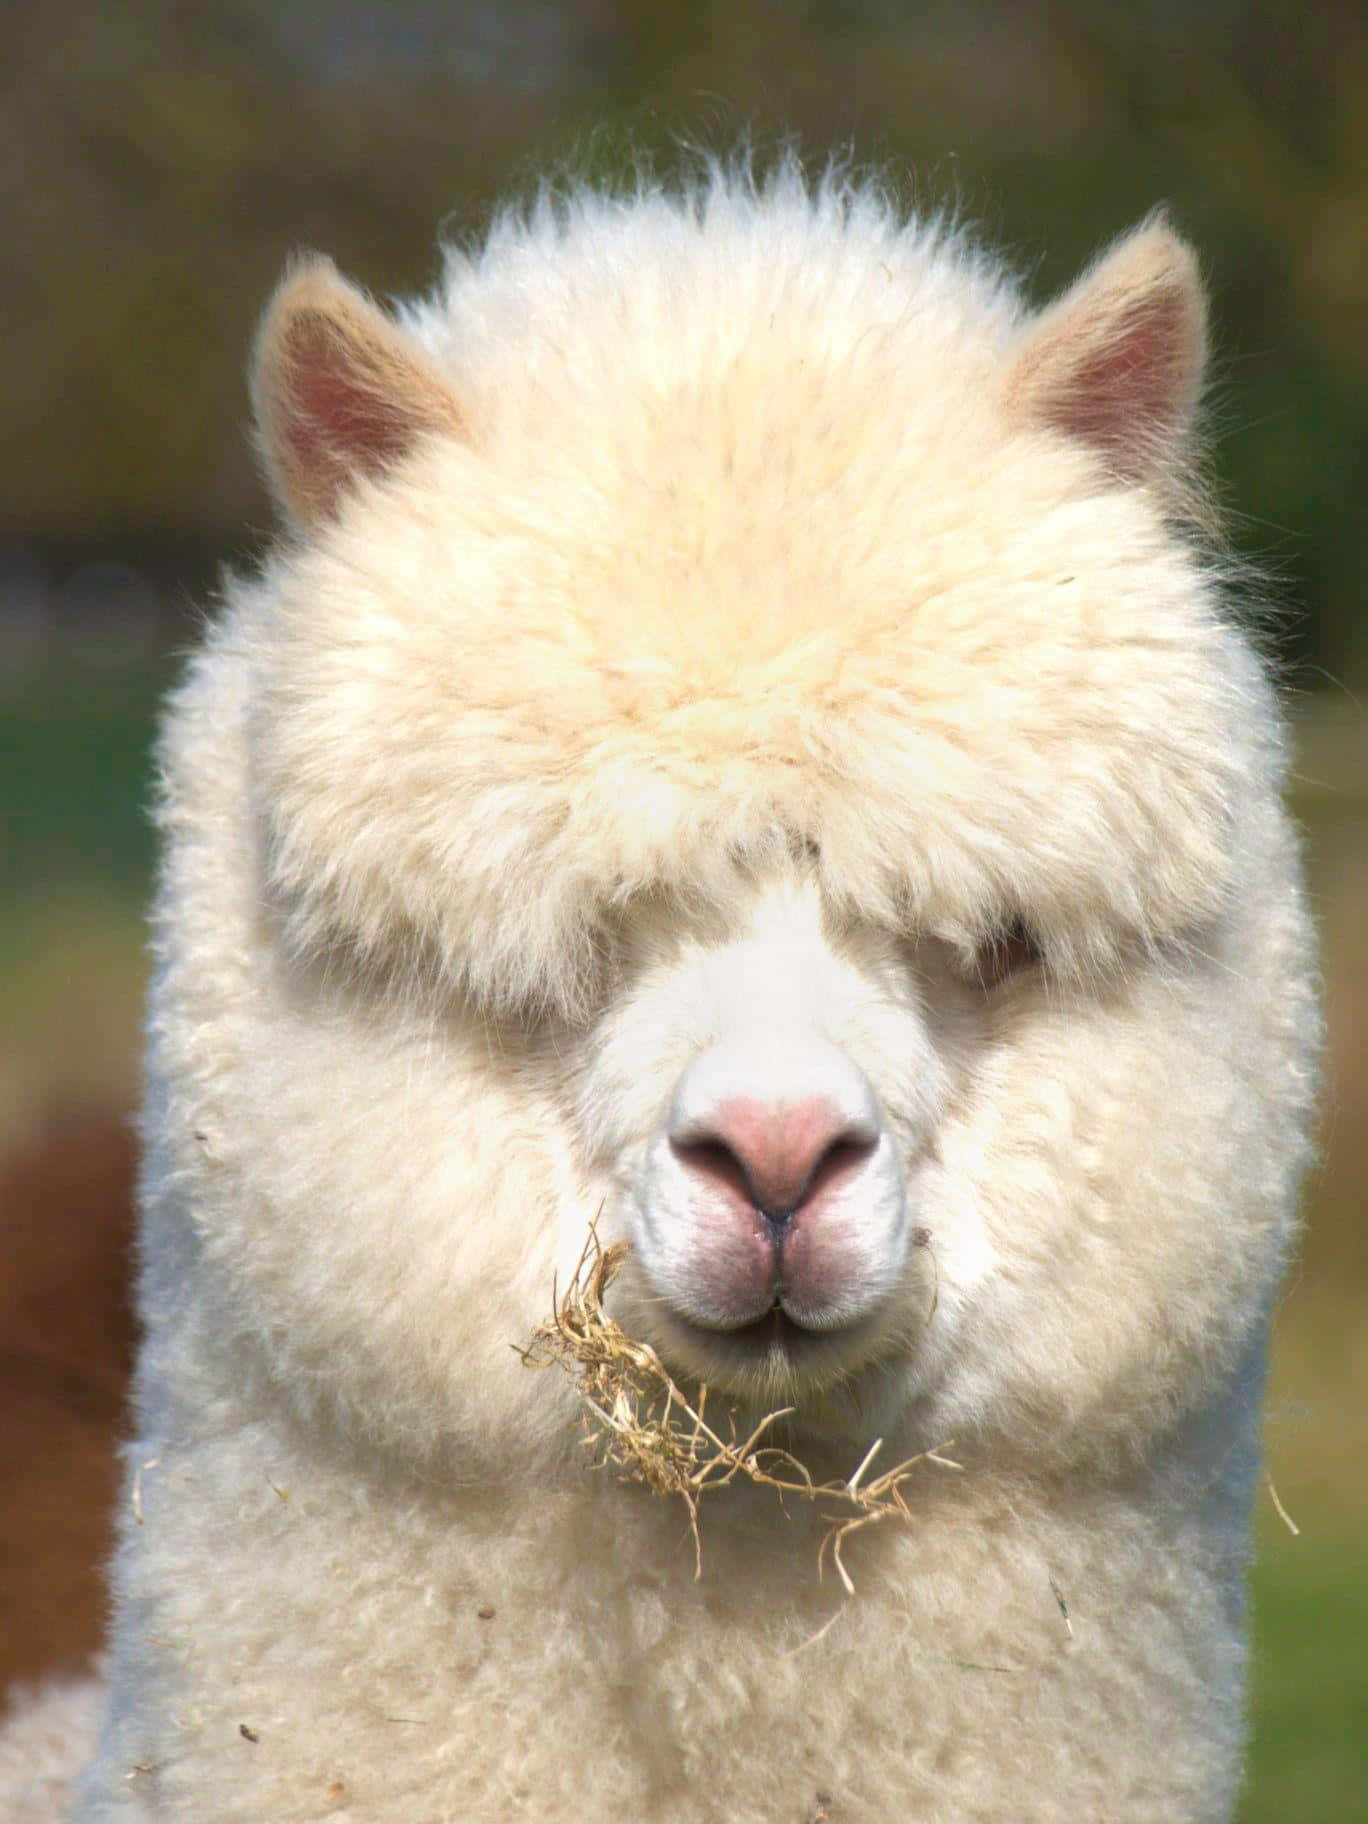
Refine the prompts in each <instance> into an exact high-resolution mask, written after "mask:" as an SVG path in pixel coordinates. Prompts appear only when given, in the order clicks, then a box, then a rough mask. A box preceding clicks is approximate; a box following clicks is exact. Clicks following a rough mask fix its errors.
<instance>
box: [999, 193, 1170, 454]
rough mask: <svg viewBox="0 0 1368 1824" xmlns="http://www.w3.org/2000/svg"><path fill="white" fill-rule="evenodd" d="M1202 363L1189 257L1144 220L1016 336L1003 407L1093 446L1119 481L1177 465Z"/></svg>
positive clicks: (1156, 219)
mask: <svg viewBox="0 0 1368 1824" xmlns="http://www.w3.org/2000/svg"><path fill="white" fill-rule="evenodd" d="M1205 359H1206V300H1205V298H1204V296H1203V293H1202V283H1201V279H1200V277H1199V275H1198V271H1197V260H1196V257H1195V255H1194V254H1193V252H1192V249H1191V248H1190V247H1189V246H1188V245H1187V243H1186V242H1185V241H1181V240H1180V239H1179V238H1178V236H1177V235H1176V234H1175V233H1174V232H1173V230H1172V229H1171V228H1170V227H1169V225H1168V223H1167V222H1166V221H1165V220H1164V219H1163V217H1162V216H1152V217H1150V219H1149V220H1148V221H1146V222H1143V223H1142V224H1141V225H1140V227H1138V228H1136V229H1134V230H1133V231H1132V232H1131V233H1130V234H1128V235H1126V236H1125V238H1124V239H1122V240H1121V241H1119V242H1118V243H1117V244H1116V245H1115V246H1114V247H1113V248H1111V249H1110V251H1109V252H1107V253H1105V254H1103V255H1102V257H1101V258H1100V259H1099V260H1098V261H1097V262H1096V263H1095V264H1094V265H1093V266H1091V267H1090V268H1089V269H1088V270H1087V271H1086V272H1085V273H1084V274H1083V276H1082V277H1081V278H1080V279H1078V280H1077V282H1076V283H1075V284H1074V285H1072V286H1071V287H1070V289H1069V290H1068V291H1066V292H1065V293H1064V295H1063V297H1061V298H1059V299H1057V300H1056V302H1055V303H1053V304H1051V305H1049V306H1048V307H1047V308H1046V309H1045V310H1044V311H1042V312H1041V314H1040V315H1039V316H1038V317H1037V318H1036V319H1035V321H1034V322H1033V323H1031V324H1029V325H1028V326H1027V328H1026V329H1025V330H1023V331H1022V333H1021V335H1020V337H1019V338H1018V341H1017V345H1016V347H1015V348H1014V349H1012V350H1011V351H1010V352H1009V356H1008V360H1009V369H1008V377H1007V388H1006V402H1007V406H1008V410H1009V412H1010V414H1011V415H1012V416H1013V417H1014V418H1015V419H1017V421H1018V422H1024V423H1034V424H1040V425H1048V426H1050V427H1051V428H1052V429H1054V430H1057V431H1062V432H1063V433H1064V434H1065V436H1068V437H1073V438H1076V439H1077V440H1078V441H1079V442H1081V443H1086V444H1088V445H1090V446H1091V447H1092V448H1093V449H1094V450H1096V451H1097V452H1098V454H1099V455H1101V456H1102V457H1103V458H1104V460H1105V461H1106V463H1107V466H1108V468H1109V469H1111V471H1112V473H1113V474H1115V475H1116V476H1118V477H1119V478H1120V479H1121V480H1123V481H1146V480H1150V479H1152V478H1156V477H1162V476H1163V475H1165V474H1168V473H1172V472H1173V471H1174V470H1175V469H1177V468H1179V467H1180V466H1181V464H1182V461H1183V456H1184V450H1185V445H1186V442H1187V438H1188V435H1189V432H1190V430H1191V425H1192V416H1193V411H1194V408H1195V407H1196V404H1197V396H1198V393H1199V391H1200V389H1201V382H1202V368H1203V365H1204V362H1205Z"/></svg>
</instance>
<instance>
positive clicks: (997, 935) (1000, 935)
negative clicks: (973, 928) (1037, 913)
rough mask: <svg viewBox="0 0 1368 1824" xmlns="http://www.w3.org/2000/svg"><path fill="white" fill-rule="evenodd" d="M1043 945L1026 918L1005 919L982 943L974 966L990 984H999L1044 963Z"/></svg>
mask: <svg viewBox="0 0 1368 1824" xmlns="http://www.w3.org/2000/svg"><path fill="white" fill-rule="evenodd" d="M1042 960H1043V958H1042V955H1041V950H1040V945H1039V944H1038V943H1037V942H1036V940H1035V938H1034V937H1033V936H1032V934H1031V929H1030V926H1029V925H1028V924H1027V923H1026V921H1025V919H1024V918H1013V919H1009V920H1006V921H1004V922H1003V923H1002V924H1001V925H999V926H998V928H997V929H996V930H995V931H994V932H993V933H992V935H991V936H990V937H988V938H986V939H985V940H984V942H983V943H981V944H980V945H979V947H978V950H977V951H976V952H975V956H974V967H975V970H976V973H977V976H978V979H979V980H980V981H981V982H982V983H983V985H984V987H986V988H996V987H998V986H999V984H1000V983H1002V982H1005V981H1008V980H1009V979H1010V978H1011V977H1013V976H1016V975H1021V974H1023V973H1024V972H1025V971H1026V970H1028V969H1037V968H1039V967H1040V964H1041V962H1042Z"/></svg>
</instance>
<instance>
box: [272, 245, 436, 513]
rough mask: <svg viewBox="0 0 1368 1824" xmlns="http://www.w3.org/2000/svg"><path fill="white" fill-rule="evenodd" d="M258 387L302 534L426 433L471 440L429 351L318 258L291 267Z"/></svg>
mask: <svg viewBox="0 0 1368 1824" xmlns="http://www.w3.org/2000/svg"><path fill="white" fill-rule="evenodd" d="M251 390H252V405H253V409H254V411H255V413H256V424H257V440H258V444H259V447H260V450H261V455H262V460H263V462H264V464H265V468H266V475H267V479H268V480H269V481H270V484H271V488H272V491H273V492H274V494H275V496H276V499H277V501H278V502H279V504H280V506H281V509H282V511H283V512H284V514H285V516H286V518H287V519H289V520H290V521H291V522H292V523H293V524H294V525H295V526H296V527H297V528H298V529H299V530H301V531H306V530H308V528H309V527H311V526H313V525H314V524H316V523H317V522H318V521H319V520H321V519H324V518H326V517H327V516H328V515H329V514H331V513H332V512H333V510H334V509H335V507H336V505H337V502H338V499H339V497H340V496H341V494H342V493H343V492H344V490H345V489H346V487H347V486H348V484H349V483H350V482H351V481H353V480H354V479H356V478H358V477H360V476H362V475H369V474H372V473H374V472H375V471H376V470H377V469H382V468H384V467H386V466H387V465H389V464H390V463H393V462H395V461H397V460H398V459H399V458H400V457H402V456H403V455H405V454H406V452H407V451H408V450H409V449H410V448H411V447H412V446H413V445H414V444H415V443H417V442H418V441H419V439H421V438H423V437H425V436H431V435H436V434H441V433H446V434H448V435H452V434H454V435H457V436H462V435H464V427H463V424H462V417H461V411H460V408H459V406H458V405H457V403H456V400H455V398H454V396H453V395H452V392H451V390H450V388H449V386H448V385H447V383H446V381H445V380H444V378H443V377H442V375H441V374H440V372H439V371H438V370H437V369H436V368H435V367H434V366H433V364H432V363H431V362H430V361H429V359H428V357H427V356H426V354H425V353H424V351H423V350H422V349H421V348H420V347H419V346H418V344H417V343H416V342H414V340H413V339H412V337H410V336H408V335H406V334H405V332H404V331H403V330H402V329H400V328H399V326H398V325H397V324H396V323H394V322H393V321H392V320H391V319H390V318H389V317H387V316H386V315H385V313H384V312H383V311H382V310H380V309H379V308H378V307H377V306H376V305H375V304H373V303H372V302H371V300H370V299H369V298H368V297H367V296H366V295H365V293H364V292H362V291H359V290H358V289H357V287H356V286H354V285H349V284H348V283H347V281H346V280H345V279H344V278H343V277H342V276H341V274H340V273H339V272H338V271H337V268H336V267H335V266H334V265H333V263H332V261H331V260H327V259H324V258H322V257H321V256H320V255H316V254H315V255H310V256H308V257H307V258H305V259H303V260H301V261H299V262H298V263H297V264H296V265H295V266H294V267H293V268H292V269H291V270H290V271H289V272H288V273H287V274H286V276H285V278H284V279H283V280H282V281H281V284H280V287H279V289H278V290H277V292H276V294H275V296H274V297H273V298H272V300H271V302H270V304H269V305H268V306H267V309H266V314H265V316H264V317H263V319H262V323H261V328H260V330H259V331H258V332H257V340H256V348H255V350H254V352H253V356H252V369H251Z"/></svg>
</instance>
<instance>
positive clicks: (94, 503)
mask: <svg viewBox="0 0 1368 1824" xmlns="http://www.w3.org/2000/svg"><path fill="white" fill-rule="evenodd" d="M0 53H2V54H0V173H3V176H0V184H3V186H4V191H5V194H4V209H3V214H4V223H5V236H4V248H5V257H4V261H3V263H2V264H0V329H3V347H4V370H3V371H4V375H5V380H4V387H5V398H4V421H5V431H6V435H5V437H4V439H3V440H2V441H0V501H3V503H4V506H5V522H6V527H5V529H6V532H7V533H8V534H10V535H14V536H22V537H23V538H24V539H25V540H26V541H28V545H29V548H32V547H33V546H35V545H36V546H38V547H43V548H48V547H51V546H52V544H53V542H54V541H57V542H58V543H60V544H62V545H70V544H71V543H72V542H73V541H74V542H75V543H77V544H79V545H81V546H82V547H83V548H85V549H87V550H88V549H89V548H91V547H92V546H93V548H94V549H96V550H101V549H103V547H104V546H105V545H109V546H110V547H112V548H117V547H118V546H119V543H120V541H121V540H124V541H127V540H130V539H131V540H133V541H134V542H135V543H136V544H137V545H138V547H139V549H142V548H145V547H146V545H147V544H148V542H149V541H153V540H155V539H157V538H159V537H161V536H163V535H166V534H169V533H175V534H179V535H181V536H185V535H187V534H189V535H203V537H204V539H205V540H206V542H207V543H212V542H213V541H215V540H223V539H224V538H225V536H226V534H227V532H228V529H229V528H232V527H238V526H241V525H242V524H243V522H247V523H249V524H255V525H257V526H264V525H265V524H266V523H267V509H266V506H265V503H264V499H263V497H262V494H261V492H260V489H259V486H258V483H257V480H256V476H255V473H254V470H253V466H252V461H251V455H250V448H249V439H248V436H247V432H246V423H245V419H246V413H245V404H244V397H243V387H242V379H241V376H242V369H243V362H244V354H245V350H246V348H247V346H248V343H249V340H250V336H251V331H252V326H253V322H254V319H255V316H256V313H257V311H258V309H259V307H260V305H261V302H262V300H263V298H264V297H265V295H266V293H267V292H268V290H269V288H270V286H271V285H272V283H273V282H274V280H275V278H276V276H277V274H278V272H279V270H280V268H281V266H282V264H283V262H284V260H285V259H286V257H287V256H288V254H289V252H290V251H291V250H292V249H293V248H295V247H298V246H300V245H310V246H317V247H322V248H324V249H326V250H328V251H329V252H331V253H333V254H334V255H335V256H336V257H337V258H338V260H339V262H340V263H341V264H342V265H343V266H344V267H345V268H346V269H348V270H349V271H351V272H352V273H354V274H355V275H356V276H357V277H359V278H361V279H362V280H363V281H365V282H366V283H368V284H369V285H370V286H371V287H372V288H373V289H375V290H377V291H379V292H381V293H388V292H400V291H410V290H413V289H415V288H417V287H421V286H422V285H423V284H424V283H425V282H427V281H428V280H429V279H430V278H431V277H432V275H433V273H434V271H435V264H436V245H435V240H434V231H435V229H436V227H437V225H438V224H439V223H440V224H442V227H443V231H444V232H445V233H446V234H447V235H461V234H465V233H468V232H471V231H473V230H474V229H475V228H476V227H477V226H478V224H479V222H480V221H481V220H482V218H483V215H484V213H485V211H486V210H487V208H488V206H489V204H490V202H491V200H492V199H493V198H494V197H495V196H496V195H497V194H501V193H505V192H507V190H508V189H509V188H510V186H512V187H514V188H515V189H516V188H517V187H518V186H519V185H522V186H524V187H525V186H526V185H527V184H529V183H530V182H531V181H532V179H533V178H534V176H535V175H536V174H537V173H538V172H540V171H541V170H542V169H544V168H545V167H546V166H547V165H548V164H554V163H556V162H558V161H561V160H567V159H568V160H569V161H570V162H571V163H572V164H575V165H576V166H577V167H579V168H581V169H583V168H586V167H587V168H589V169H592V170H597V171H603V170H605V169H607V170H612V169H614V168H618V167H621V166H622V165H623V164H624V163H625V162H626V160H627V158H628V157H629V156H630V148H632V147H644V148H645V149H646V150H647V151H649V152H651V153H653V154H655V155H657V156H659V157H660V158H661V159H662V160H663V161H665V162H666V163H668V162H669V160H670V159H671V158H672V157H675V156H677V154H678V149H679V147H680V146H681V145H686V146H687V145H695V144H700V143H701V144H703V145H705V146H709V147H712V148H716V149H722V150H726V149H729V148H732V147H734V146H735V145H736V144H737V142H738V140H739V138H740V136H741V135H742V134H743V133H749V134H750V135H751V136H752V138H753V140H754V141H755V143H756V144H757V146H758V147H759V148H760V150H761V151H762V152H763V151H764V149H765V148H766V147H767V146H773V144H774V143H775V141H776V138H777V136H778V135H780V134H784V133H792V134H795V135H797V137H798V138H799V140H800V142H801V143H802V144H803V145H804V146H805V147H807V148H809V149H811V150H812V152H813V153H814V155H816V156H819V157H820V156H821V155H822V154H823V153H824V152H825V150H826V149H828V148H830V147H831V146H833V145H840V144H843V143H844V144H848V145H850V146H851V147H852V148H853V149H854V151H855V153H856V154H857V156H859V157H864V158H872V159H874V160H876V161H878V162H880V163H882V164H883V165H884V166H885V167H886V168H887V169H888V170H889V171H890V172H891V173H892V174H893V175H894V176H895V178H897V179H898V181H900V182H902V183H903V184H904V185H905V187H906V189H907V191H908V193H909V195H911V196H912V197H914V198H915V199H916V200H917V201H918V202H920V203H922V204H923V205H924V206H928V207H932V206H936V205H939V204H941V203H948V204H949V205H950V206H951V207H953V208H954V209H955V210H957V211H958V212H959V213H960V214H962V215H963V216H965V217H967V218H969V219H970V220H972V221H974V222H975V223H977V224H979V225H980V227H981V229H982V231H983V232H984V234H985V235H986V236H987V237H988V238H989V239H990V240H991V241H993V242H994V243H995V244H997V245H998V246H1000V247H1002V248H1003V249H1005V251H1006V252H1007V254H1008V255H1009V257H1012V256H1015V257H1017V258H1018V259H1019V260H1020V261H1021V262H1022V264H1023V265H1024V266H1025V267H1026V269H1027V273H1028V277H1029V279H1030V282H1031V285H1032V287H1033V289H1034V290H1035V291H1036V292H1037V293H1038V294H1041V295H1043V294H1044V293H1045V292H1046V291H1048V290H1049V289H1051V288H1053V287H1056V286H1058V285H1059V284H1061V283H1063V282H1064V281H1065V280H1066V279H1067V278H1068V277H1069V276H1070V275H1071V274H1072V273H1073V272H1074V270H1075V269H1076V268H1077V267H1078V265H1079V264H1080V263H1081V262H1082V260H1084V259H1085V258H1086V257H1087V256H1088V254H1089V253H1090V252H1091V251H1093V250H1094V249H1095V248H1096V246H1097V245H1098V244H1099V243H1100V242H1102V241H1105V240H1106V239H1107V238H1109V237H1110V236H1111V235H1113V234H1115V233H1116V232H1118V231H1119V230H1120V229H1122V228H1123V227H1125V226H1126V225H1127V224H1128V223H1129V222H1131V221H1133V220H1134V219H1135V218H1136V217H1138V216H1139V215H1141V214H1143V213H1144V212H1145V211H1146V210H1147V209H1149V208H1150V207H1152V206H1153V205H1154V204H1155V203H1156V202H1157V201H1160V200H1163V201H1166V202H1168V203H1169V204H1170V206H1171V208H1172V210H1173V212H1174V215H1175V217H1176V219H1177V221H1178V223H1179V224H1180V225H1181V226H1182V227H1183V228H1184V229H1185V230H1186V231H1187V232H1189V233H1190V234H1191V235H1192V236H1193V237H1194V238H1195V240H1196V241H1197V242H1198V244H1199V246H1200V247H1201V248H1202V249H1203V251H1204V255H1205V257H1206V260H1207V263H1208V268H1209V276H1210V279H1211V284H1212V289H1213V294H1214V305H1215V312H1216V319H1217V322H1218V324H1219V326H1220V341H1219V345H1218V360H1217V390H1216V395H1215V410H1214V420H1215V426H1216V428H1217V430H1218V431H1219V432H1220V434H1221V444H1220V449H1221V455H1220V464H1221V468H1222V473H1223V478H1224V480H1225V483H1226V487H1227V493H1228V496H1229V498H1230V500H1231V502H1232V503H1233V504H1234V506H1235V508H1236V512H1235V514H1234V515H1233V530H1234V535H1235V538H1236V541H1237V543H1238V544H1239V545H1240V546H1241V548H1242V549H1244V550H1246V551H1249V552H1251V553H1253V554H1254V555H1256V556H1257V557H1258V558H1259V559H1260V560H1261V562H1262V563H1263V564H1264V566H1265V568H1266V569H1267V570H1269V571H1270V572H1271V573H1272V574H1273V576H1274V577H1275V579H1276V582H1277V588H1278V593H1279V594H1280V595H1281V597H1282V598H1283V599H1284V600H1285V601H1286V602H1287V603H1289V604H1292V605H1293V609H1294V612H1293V615H1292V617H1291V623H1290V626H1289V627H1287V628H1286V629H1285V643H1286V641H1287V640H1290V642H1291V644H1290V650H1291V651H1292V652H1293V654H1294V656H1296V657H1299V658H1302V659H1307V658H1309V659H1311V660H1313V661H1315V662H1316V663H1318V664H1320V665H1322V666H1325V667H1327V668H1329V669H1330V670H1332V671H1333V672H1334V673H1336V674H1337V675H1340V676H1346V675H1357V674H1361V673H1362V672H1363V671H1364V669H1365V667H1368V629H1365V624H1364V616H1363V614H1362V612H1361V610H1360V607H1359V604H1360V603H1361V602H1362V601H1363V600H1364V598H1365V595H1368V575H1365V570H1366V569H1368V558H1366V557H1365V547H1364V541H1363V540H1362V538H1361V537H1360V536H1359V535H1358V527H1357V524H1356V520H1357V516H1358V508H1359V504H1360V502H1361V501H1362V500H1363V498H1364V496H1365V492H1368V490H1366V489H1365V481H1368V457H1366V456H1365V438H1364V435H1363V426H1364V409H1363V408H1364V405H1365V402H1366V401H1368V337H1365V334H1364V328H1365V324H1366V323H1368V259H1366V258H1365V224H1368V13H1365V10H1364V9H1363V8H1362V7H1361V6H1357V5H1354V4H1349V3H1336V0H1308V4H1306V5H1304V6H1301V7H1298V8H1291V9H1289V8H1287V7H1286V6H1285V5H1275V4H1273V0H1209V3H1208V4H1206V5H1204V6H1202V7H1188V6H1182V5H1179V4H1177V0H1137V3H1136V4H1134V5H1132V6H1129V7H1104V6H1101V5H1093V6H1087V5H1084V4H1081V3H1080V0H1015V3H1014V4H1012V5H1010V6H1009V5H1006V4H1003V3H1002V0H998V3H997V4H991V3H987V0H962V4H960V5H959V6H957V7H954V8H950V7H944V6H934V5H930V4H924V3H922V0H674V3H666V0H445V3H443V0H390V3H389V4H386V5H384V6H379V5H364V4H361V3H360V0H226V3H225V4H222V5H219V6H214V7H205V6H190V7H186V6H181V5H172V4H170V3H169V0H142V3H141V4H137V3H128V0H125V3H124V4H117V3H114V0H42V3H41V4H40V3H39V0H18V3H14V0H12V3H11V4H10V5H9V6H7V7H6V8H5V9H4V13H3V21H2V22H0ZM1042 249H1043V250H1044V251H1043V253H1042V252H1041V250H1042ZM3 555H4V554H3V553H0V557H2V556H3ZM0 580H3V579H0ZM0 595H3V591H0ZM3 612H4V602H3V599H0V614H3Z"/></svg>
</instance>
